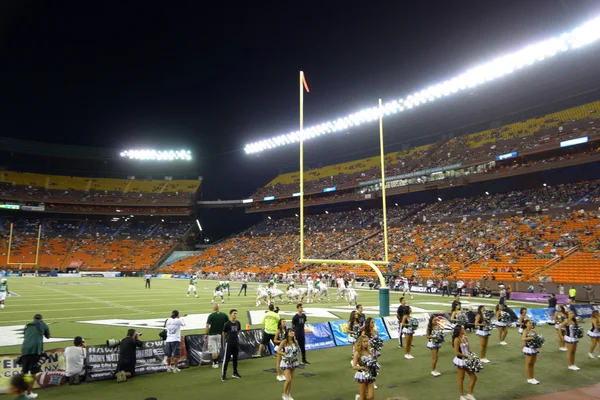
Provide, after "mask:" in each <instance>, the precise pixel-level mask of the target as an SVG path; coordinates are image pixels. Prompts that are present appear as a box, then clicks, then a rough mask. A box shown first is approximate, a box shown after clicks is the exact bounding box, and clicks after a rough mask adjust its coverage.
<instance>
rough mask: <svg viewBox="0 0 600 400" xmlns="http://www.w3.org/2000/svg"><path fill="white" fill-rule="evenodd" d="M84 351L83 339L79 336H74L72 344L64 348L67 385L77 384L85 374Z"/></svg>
mask: <svg viewBox="0 0 600 400" xmlns="http://www.w3.org/2000/svg"><path fill="white" fill-rule="evenodd" d="M85 353H86V350H85V340H83V338H82V337H81V336H76V337H75V340H73V346H69V347H67V348H66V349H65V363H66V367H65V374H66V375H67V381H68V382H69V385H79V383H80V381H81V378H82V377H83V376H84V375H85Z"/></svg>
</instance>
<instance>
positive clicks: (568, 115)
mask: <svg viewBox="0 0 600 400" xmlns="http://www.w3.org/2000/svg"><path fill="white" fill-rule="evenodd" d="M599 117H600V102H598V101H596V102H593V103H588V104H585V105H581V106H577V107H573V108H569V109H566V110H563V111H560V112H556V113H551V114H547V115H543V116H541V117H538V118H532V119H528V120H526V121H524V122H519V123H514V124H510V125H505V126H503V127H499V128H496V129H488V130H485V131H481V132H477V133H473V134H470V135H466V136H461V137H458V138H453V139H450V140H447V141H442V142H437V143H431V144H426V145H423V146H419V147H416V148H412V149H409V150H405V151H400V152H393V153H389V154H387V155H386V160H385V162H386V176H388V177H389V176H393V175H399V174H405V173H410V172H415V171H421V170H426V169H429V168H435V167H444V166H450V165H457V164H461V166H465V165H467V164H469V163H471V162H475V161H479V160H481V161H485V160H494V159H495V156H497V155H502V154H507V153H511V152H515V151H518V152H521V151H529V150H533V149H536V148H538V147H540V146H542V145H545V144H549V143H552V142H556V144H557V145H558V143H557V142H558V140H559V139H560V140H563V138H565V137H566V136H569V135H570V136H572V135H573V134H575V135H577V134H584V133H585V132H588V131H591V132H592V133H595V132H597V127H596V125H595V122H596V120H597V119H598V118H599ZM378 167H379V157H370V158H365V159H360V160H356V161H351V162H347V163H342V164H335V165H330V166H327V167H323V168H317V169H313V170H311V171H308V172H307V173H306V174H305V180H306V181H305V191H306V192H307V193H309V192H322V190H323V189H324V188H325V187H330V186H338V187H339V186H345V188H349V187H356V186H358V185H359V183H361V182H364V181H369V180H372V179H377V178H378V177H379V175H380V173H379V170H378ZM298 187H299V173H298V172H294V173H287V174H282V175H279V176H278V177H276V178H275V179H273V180H272V181H271V182H269V183H268V184H267V185H265V187H263V188H261V189H260V190H259V191H258V192H257V193H255V194H254V195H253V196H252V197H253V198H254V199H255V201H260V200H262V198H263V197H266V196H276V197H279V198H281V197H290V196H292V195H293V194H294V193H296V192H298V190H299V189H298Z"/></svg>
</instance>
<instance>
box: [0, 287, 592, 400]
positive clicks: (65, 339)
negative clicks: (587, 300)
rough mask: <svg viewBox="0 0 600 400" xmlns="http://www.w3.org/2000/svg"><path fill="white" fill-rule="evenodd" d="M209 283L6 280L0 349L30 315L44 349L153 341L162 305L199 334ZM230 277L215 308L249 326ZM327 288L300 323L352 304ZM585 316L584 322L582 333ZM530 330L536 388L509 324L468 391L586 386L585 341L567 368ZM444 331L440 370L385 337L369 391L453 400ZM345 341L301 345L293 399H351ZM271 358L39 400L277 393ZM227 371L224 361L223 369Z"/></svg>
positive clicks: (10, 343)
mask: <svg viewBox="0 0 600 400" xmlns="http://www.w3.org/2000/svg"><path fill="white" fill-rule="evenodd" d="M215 286H216V282H213V281H199V282H198V285H197V288H198V290H199V293H198V295H199V297H198V298H195V297H193V295H191V296H190V297H189V298H187V297H186V291H187V287H188V281H187V280H177V279H169V280H160V279H153V280H152V288H151V289H145V288H144V281H143V279H141V278H113V279H104V278H10V279H9V289H10V291H11V292H14V293H15V294H16V295H17V296H11V297H9V298H8V299H7V302H6V308H5V309H4V310H3V311H0V349H1V351H2V354H18V353H19V351H20V343H21V341H22V335H20V331H21V330H22V328H23V326H24V325H25V324H26V323H28V322H30V321H31V320H32V318H33V315H34V314H36V313H40V314H42V315H43V317H44V321H45V322H47V323H49V324H50V331H51V334H52V339H51V341H46V342H45V349H52V348H63V347H66V346H68V345H70V344H71V341H72V339H73V337H74V336H76V335H80V336H83V337H84V338H85V339H86V342H87V344H90V345H91V344H103V343H104V342H105V341H106V339H110V338H116V339H121V338H123V337H124V336H125V334H126V331H127V329H128V328H130V327H133V328H136V329H137V330H138V331H140V332H143V336H142V338H141V339H142V340H158V339H159V337H158V333H159V332H160V330H161V329H162V324H163V322H164V320H165V319H166V318H167V317H169V315H170V313H171V310H173V309H177V310H179V311H180V313H181V315H185V314H187V316H186V317H185V320H186V323H187V327H186V330H185V331H184V332H183V334H191V333H204V331H205V329H204V328H205V324H206V317H207V316H208V314H209V313H210V312H211V309H212V305H211V303H210V300H211V298H212V291H213V289H214V287H215ZM239 286H240V285H239V283H235V282H232V293H231V299H230V300H229V299H227V297H226V298H225V304H223V305H222V308H221V310H222V311H225V312H228V311H229V309H231V308H236V309H237V310H238V311H239V316H240V319H241V323H242V327H245V326H246V324H251V326H252V327H254V328H257V327H260V320H261V315H262V314H263V313H264V311H265V309H266V307H265V306H264V305H261V306H260V307H256V306H255V296H256V290H255V289H256V286H257V285H256V284H250V285H249V290H248V295H247V296H246V297H244V296H243V295H242V296H238V290H239ZM335 292H336V290H335V289H333V288H330V297H331V303H315V304H306V305H305V313H306V314H307V317H308V322H309V323H310V322H321V321H329V320H333V319H347V318H348V316H349V311H350V310H351V309H353V308H354V307H351V306H348V304H347V303H345V302H341V301H340V302H336V301H335ZM358 296H359V298H358V301H359V303H361V304H363V306H364V308H365V313H366V314H367V316H373V317H376V316H379V310H378V307H377V306H378V294H377V292H376V291H370V290H358ZM399 296H400V294H398V293H396V292H392V293H391V294H390V297H391V298H390V302H391V303H392V305H391V309H392V311H391V313H390V314H391V315H395V309H396V307H397V304H398V298H399ZM451 302H452V298H448V297H444V298H442V297H440V296H439V295H425V294H421V293H415V294H414V300H410V299H409V301H408V304H409V305H411V306H413V309H414V311H413V312H438V311H441V310H444V311H449V309H450V303H451ZM496 302H497V298H495V299H467V298H463V307H475V306H476V305H478V304H485V305H489V306H493V305H495V304H496ZM509 305H510V306H511V307H513V308H514V309H516V308H519V307H521V306H526V307H527V306H537V305H531V304H526V303H520V302H509ZM279 306H280V307H281V311H280V314H282V316H284V317H285V318H286V319H287V320H288V321H289V320H291V317H292V315H293V314H294V313H295V304H287V301H286V303H285V304H283V305H281V304H279ZM588 328H589V322H586V323H585V324H584V329H585V330H586V331H587V329H588ZM537 331H538V332H540V333H542V334H544V336H545V337H546V344H545V345H544V347H543V348H542V349H541V353H540V355H539V357H538V362H537V364H536V378H537V380H539V381H540V382H541V384H540V385H537V386H533V385H528V384H527V383H526V376H525V371H524V357H523V355H522V353H521V348H522V345H521V340H520V338H519V336H518V334H517V330H516V329H509V334H508V337H507V342H508V344H509V345H508V346H500V345H499V344H498V337H497V333H496V331H492V336H491V338H490V341H489V346H488V358H489V359H490V360H491V363H490V364H487V365H485V369H484V370H483V371H481V372H480V373H479V374H478V376H479V379H478V382H477V386H476V389H475V396H476V397H477V398H478V399H494V400H505V399H513V398H522V397H527V396H531V395H535V394H542V393H549V392H555V391H561V390H567V389H571V388H575V387H581V386H586V385H589V384H595V383H597V381H598V378H597V377H598V369H599V368H600V360H599V359H589V358H588V356H587V353H588V348H589V344H590V341H589V338H588V337H587V336H586V337H585V338H584V339H582V340H581V341H580V343H579V348H578V350H577V365H578V366H579V367H580V368H581V370H580V371H570V370H568V369H567V360H566V353H563V352H560V351H558V345H557V343H556V333H555V329H554V327H551V326H541V327H538V329H537ZM468 337H469V340H470V343H471V349H472V351H474V352H476V353H478V352H479V345H478V338H477V337H476V336H475V334H474V333H469V334H468ZM449 342H450V336H447V341H446V343H444V345H443V346H442V349H441V350H440V360H439V362H438V368H437V369H438V371H439V372H441V374H442V375H441V376H440V377H437V378H434V377H432V376H431V375H430V365H431V357H430V351H429V350H428V349H427V348H426V347H425V344H426V340H425V338H423V337H415V338H414V341H413V345H414V347H413V349H412V355H413V356H414V357H415V358H414V359H413V360H406V359H404V358H403V350H402V349H400V348H398V344H397V342H396V341H395V340H390V341H387V342H385V346H384V348H383V351H382V356H381V358H380V363H381V365H382V369H381V374H380V376H379V377H378V379H377V385H378V386H379V389H378V390H377V391H376V398H380V399H385V398H388V397H392V396H405V397H406V398H408V399H409V400H417V399H434V400H435V399H440V400H442V399H453V398H458V391H457V385H456V368H455V367H454V366H453V365H452V359H453V357H454V354H453V350H452V349H451V346H450V344H449ZM350 352H351V349H350V348H349V347H336V348H331V349H325V350H315V351H310V352H308V356H307V357H308V360H309V361H310V362H311V365H307V366H305V367H304V368H301V369H298V370H297V371H296V375H295V377H294V382H293V386H292V396H293V397H294V398H295V399H309V398H310V399H313V400H320V399H324V400H334V399H349V400H352V399H354V394H355V393H356V384H355V383H354V381H353V371H352V369H351V367H350V362H349V361H350ZM274 366H275V360H274V359H273V358H270V357H265V358H262V359H251V360H244V361H240V367H239V370H240V374H241V375H242V379H240V380H233V379H229V380H227V381H226V382H221V381H220V370H215V369H212V368H210V366H202V367H191V368H189V369H186V370H183V371H182V372H181V373H179V374H176V375H174V374H168V373H160V374H153V375H143V376H139V377H136V378H134V379H132V380H130V381H128V382H126V383H123V384H117V383H115V382H114V381H102V382H97V383H90V384H82V385H80V386H74V387H68V386H67V387H60V388H52V389H40V390H39V391H38V392H39V394H40V398H44V399H65V400H68V399H81V398H86V399H90V400H96V399H98V400H99V399H107V398H115V399H140V400H144V399H146V398H148V397H155V398H157V399H159V400H169V399H181V398H220V397H222V396H223V393H230V395H231V396H236V397H239V398H242V399H244V400H253V399H257V400H258V399H281V393H282V383H281V382H278V381H276V379H275V376H276V375H275V372H274ZM231 372H232V370H231V367H230V371H229V374H231Z"/></svg>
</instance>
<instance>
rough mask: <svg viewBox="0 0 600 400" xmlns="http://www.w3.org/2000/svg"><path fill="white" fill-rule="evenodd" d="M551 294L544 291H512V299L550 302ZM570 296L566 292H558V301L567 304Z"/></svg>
mask: <svg viewBox="0 0 600 400" xmlns="http://www.w3.org/2000/svg"><path fill="white" fill-rule="evenodd" d="M549 298H550V295H549V294H544V293H527V292H512V293H511V294H510V299H511V300H515V301H517V300H518V301H533V302H535V303H548V299H549ZM568 300H569V296H567V295H566V294H557V295H556V301H557V302H558V304H567V301H568Z"/></svg>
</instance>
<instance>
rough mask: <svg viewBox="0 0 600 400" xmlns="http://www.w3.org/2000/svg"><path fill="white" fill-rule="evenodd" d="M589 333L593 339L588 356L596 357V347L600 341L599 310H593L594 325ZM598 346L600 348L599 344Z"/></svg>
mask: <svg viewBox="0 0 600 400" xmlns="http://www.w3.org/2000/svg"><path fill="white" fill-rule="evenodd" d="M587 334H588V336H589V337H590V339H591V340H592V345H591V346H590V352H589V353H588V356H590V358H596V356H595V355H594V350H595V349H596V345H597V344H598V343H599V342H600V313H599V312H598V310H594V311H592V326H591V327H590V330H589V331H588V333H587ZM598 348H600V345H598Z"/></svg>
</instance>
